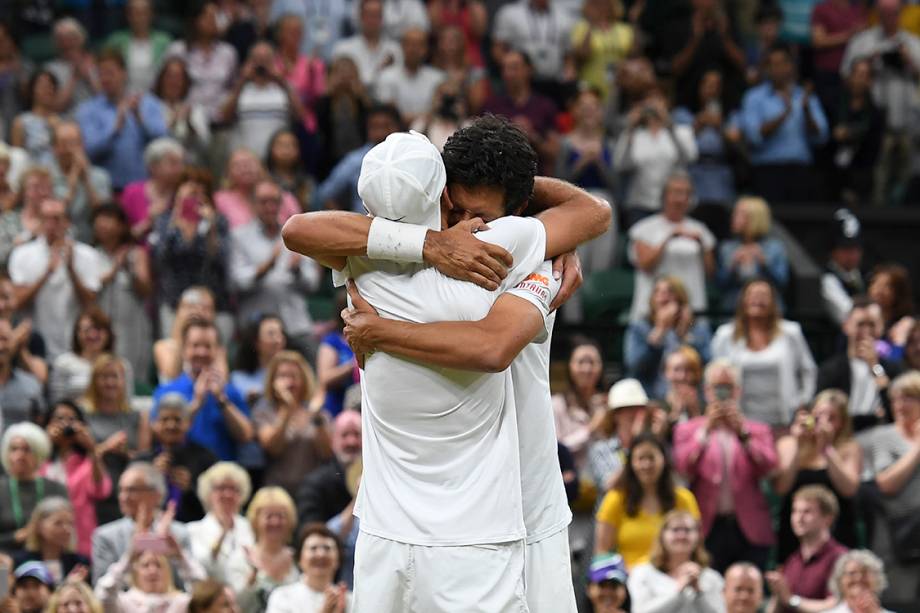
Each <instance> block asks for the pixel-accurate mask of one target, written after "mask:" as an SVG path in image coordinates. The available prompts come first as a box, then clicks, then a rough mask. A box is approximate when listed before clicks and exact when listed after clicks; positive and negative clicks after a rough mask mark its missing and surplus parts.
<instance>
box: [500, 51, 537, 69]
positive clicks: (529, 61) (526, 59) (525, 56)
mask: <svg viewBox="0 0 920 613" xmlns="http://www.w3.org/2000/svg"><path fill="white" fill-rule="evenodd" d="M509 53H517V54H518V55H520V56H521V59H522V60H524V63H525V64H527V67H528V68H530V69H531V70H533V59H531V57H530V54H529V53H527V52H526V51H524V50H523V49H521V48H520V47H512V48H511V49H508V50H507V51H506V52H505V55H508V54H509Z"/></svg>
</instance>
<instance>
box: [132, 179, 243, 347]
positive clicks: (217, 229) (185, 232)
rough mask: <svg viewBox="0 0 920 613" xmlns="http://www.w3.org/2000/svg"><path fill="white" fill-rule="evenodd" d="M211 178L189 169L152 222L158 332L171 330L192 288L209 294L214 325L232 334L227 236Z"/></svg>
mask: <svg viewBox="0 0 920 613" xmlns="http://www.w3.org/2000/svg"><path fill="white" fill-rule="evenodd" d="M212 185H213V184H212V179H211V175H210V173H208V172H207V171H206V170H201V169H199V168H189V169H187V170H186V171H185V173H184V174H183V176H182V179H180V181H179V187H178V188H177V189H176V194H175V196H174V198H173V204H172V206H170V207H169V208H168V209H167V210H166V211H165V212H163V213H161V214H160V216H159V217H157V219H156V221H155V222H154V226H153V227H154V230H153V233H152V234H151V236H150V244H151V246H152V248H153V261H154V266H155V270H156V272H157V275H158V284H159V286H158V288H157V299H158V302H159V318H160V330H170V329H172V323H173V320H174V319H175V316H176V315H175V308H176V306H177V305H178V302H179V298H180V297H181V296H182V293H183V292H184V291H185V290H186V289H188V288H190V287H195V286H203V287H205V288H207V289H208V290H209V291H210V292H211V297H212V298H213V299H214V303H215V306H216V307H217V310H218V312H219V315H218V316H217V321H219V322H220V325H221V329H222V330H226V331H227V334H228V335H229V333H230V332H231V331H232V330H233V324H232V319H231V316H230V314H229V313H227V311H228V309H229V308H230V297H229V289H230V288H229V283H228V270H227V264H228V260H229V257H230V232H229V227H228V223H227V219H226V218H225V217H224V216H223V215H221V214H220V213H218V212H217V211H216V210H215V207H214V204H213V202H214V201H213V195H212Z"/></svg>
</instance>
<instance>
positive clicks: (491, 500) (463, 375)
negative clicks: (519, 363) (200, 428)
mask: <svg viewBox="0 0 920 613" xmlns="http://www.w3.org/2000/svg"><path fill="white" fill-rule="evenodd" d="M489 225H490V227H491V229H490V230H488V231H485V232H480V233H478V234H477V235H476V236H477V237H479V238H480V239H482V240H486V241H489V242H491V243H494V244H497V245H500V246H502V247H504V248H505V249H507V250H508V251H509V252H510V253H511V255H512V257H513V258H514V264H513V266H512V268H511V269H510V270H509V272H508V276H507V277H506V278H505V280H504V282H503V283H502V285H501V287H499V289H497V290H495V291H492V292H490V291H487V290H484V289H482V288H480V287H478V286H476V285H473V284H472V283H467V282H463V281H457V280H455V279H450V278H448V277H445V276H444V275H442V274H441V273H439V272H438V271H437V270H435V269H433V268H429V267H425V266H423V265H407V264H397V263H393V262H382V261H376V260H375V261H371V260H368V259H367V258H366V257H361V258H356V257H350V258H348V261H347V264H346V266H345V268H344V269H343V270H342V271H341V273H338V274H336V275H335V277H336V280H337V282H338V283H341V282H343V281H344V278H345V277H351V278H353V279H354V280H355V282H356V284H357V286H358V290H359V292H360V293H361V295H362V296H363V297H364V298H365V299H366V300H367V301H368V302H369V303H370V304H372V305H373V306H374V307H375V308H376V309H377V311H378V312H379V313H380V316H381V317H386V318H388V319H397V320H401V321H412V322H416V323H429V322H438V321H476V320H479V319H482V318H483V317H485V316H486V315H487V314H488V312H489V309H491V307H492V305H493V304H494V302H495V300H497V299H498V297H499V296H500V295H501V294H502V293H503V292H505V291H507V290H509V289H511V288H513V287H514V286H516V285H518V284H519V283H520V282H521V281H522V280H524V278H525V277H527V275H528V274H529V273H531V272H532V271H534V270H536V269H537V267H539V266H540V264H541V263H542V261H543V259H544V255H545V249H546V232H545V230H544V228H543V224H542V223H541V222H540V221H538V220H536V219H531V218H522V217H506V218H502V219H499V220H496V221H494V222H491V223H490V224H489ZM361 388H362V405H361V409H362V410H361V419H362V427H363V430H362V439H363V449H362V454H363V460H364V474H363V476H362V479H361V487H360V489H359V492H358V500H357V503H356V505H355V515H356V516H358V517H360V518H361V530H362V531H364V532H367V533H368V534H372V535H374V536H378V537H380V538H385V539H390V540H394V541H399V542H402V543H409V544H414V545H425V546H447V545H451V546H456V545H479V544H490V543H504V542H509V541H516V540H521V539H523V538H525V536H526V532H525V528H524V521H523V510H522V503H521V471H520V462H519V455H518V454H519V450H518V435H517V419H516V414H515V407H514V392H513V389H512V387H511V374H510V369H509V370H506V371H505V372H503V373H476V372H470V371H460V370H454V369H449V368H441V367H436V366H430V365H427V364H423V363H420V362H416V361H412V360H406V359H402V358H398V357H395V356H392V355H389V354H387V353H383V352H380V351H378V352H375V353H373V354H371V355H369V356H368V357H367V359H366V361H365V369H364V371H362V374H361Z"/></svg>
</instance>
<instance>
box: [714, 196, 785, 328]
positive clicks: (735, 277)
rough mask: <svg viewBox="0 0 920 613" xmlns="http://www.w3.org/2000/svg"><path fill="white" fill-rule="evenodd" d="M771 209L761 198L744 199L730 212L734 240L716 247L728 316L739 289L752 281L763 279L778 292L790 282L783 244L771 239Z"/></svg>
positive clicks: (733, 306)
mask: <svg viewBox="0 0 920 613" xmlns="http://www.w3.org/2000/svg"><path fill="white" fill-rule="evenodd" d="M771 217H772V216H771V215H770V206H769V205H768V204H767V202H766V201H765V200H764V199H763V198H757V197H751V196H748V197H743V198H739V199H738V202H736V203H735V209H734V211H732V218H731V232H732V235H733V238H731V239H729V240H726V241H723V242H722V244H721V245H719V263H718V267H717V269H716V270H717V272H716V282H717V283H718V284H719V286H720V289H721V290H722V310H723V311H724V312H726V313H731V312H732V311H733V310H734V308H735V307H736V306H737V304H738V296H739V294H740V293H741V288H742V287H743V286H744V285H745V284H746V283H747V282H748V281H751V280H752V279H766V280H767V281H769V282H770V283H771V284H772V285H773V287H775V288H776V290H777V291H778V292H782V291H783V290H784V289H785V288H786V285H787V284H788V282H789V260H788V259H787V257H786V248H785V247H784V246H783V243H782V242H781V241H780V240H778V239H776V238H773V237H771V236H770V225H771Z"/></svg>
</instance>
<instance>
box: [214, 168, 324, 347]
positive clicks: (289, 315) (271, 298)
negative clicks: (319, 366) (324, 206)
mask: <svg viewBox="0 0 920 613" xmlns="http://www.w3.org/2000/svg"><path fill="white" fill-rule="evenodd" d="M253 196H254V200H255V206H254V207H253V209H254V210H253V213H254V219H253V220H252V221H250V222H249V223H248V224H246V225H243V226H240V227H238V228H236V229H235V230H233V233H232V235H231V241H232V242H231V247H230V280H231V282H232V283H233V285H234V287H235V288H236V289H237V290H238V291H239V294H240V295H239V299H240V305H239V311H238V316H239V319H240V321H250V320H251V319H252V318H254V317H257V316H258V314H260V313H268V312H276V313H278V314H279V316H280V317H281V321H282V322H283V323H284V329H285V331H286V332H287V334H288V335H289V337H291V338H292V339H293V340H294V345H296V346H305V345H306V344H307V343H309V342H310V341H311V340H312V333H313V322H312V320H311V319H310V315H309V312H308V310H307V297H306V295H307V294H309V293H312V292H314V291H316V289H317V288H318V287H319V282H320V270H319V267H318V265H317V264H316V262H314V261H313V260H311V259H309V258H305V257H303V256H302V255H299V254H297V253H293V252H291V251H289V250H288V249H287V248H286V247H285V246H284V243H283V242H282V240H281V224H280V223H279V221H278V218H279V216H280V213H281V202H282V192H281V188H279V187H278V185H276V184H275V183H273V182H272V181H269V180H263V181H260V182H259V183H257V184H256V187H255V190H254V194H253Z"/></svg>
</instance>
